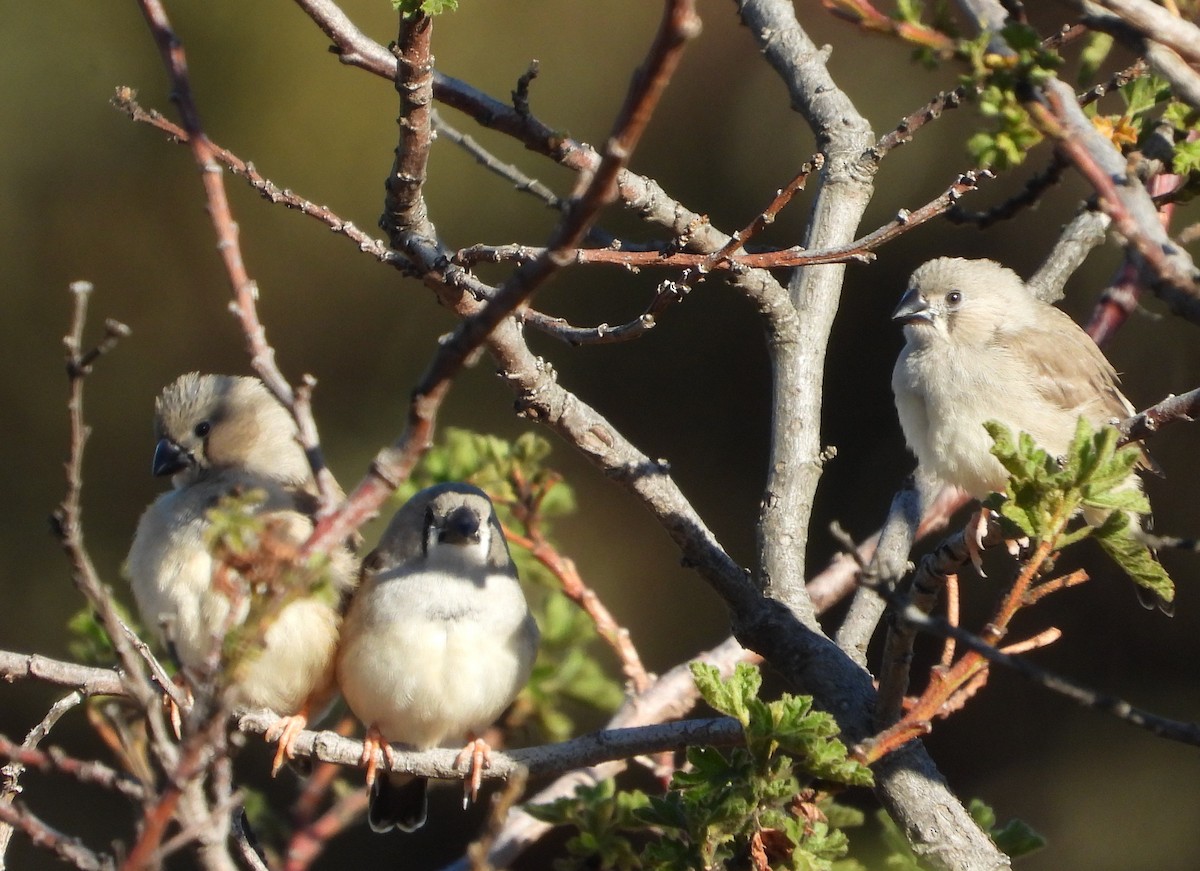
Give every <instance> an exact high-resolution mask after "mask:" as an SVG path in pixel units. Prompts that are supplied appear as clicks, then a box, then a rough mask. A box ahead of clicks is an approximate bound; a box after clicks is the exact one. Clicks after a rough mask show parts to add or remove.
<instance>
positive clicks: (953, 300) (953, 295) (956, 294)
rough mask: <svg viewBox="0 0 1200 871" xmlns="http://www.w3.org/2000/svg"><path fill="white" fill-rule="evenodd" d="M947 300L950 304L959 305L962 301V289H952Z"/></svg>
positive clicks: (947, 295)
mask: <svg viewBox="0 0 1200 871" xmlns="http://www.w3.org/2000/svg"><path fill="white" fill-rule="evenodd" d="M946 302H948V303H950V305H958V304H959V303H960V302H962V291H960V290H952V291H950V292H949V293H948V294H946Z"/></svg>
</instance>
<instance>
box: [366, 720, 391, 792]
mask: <svg viewBox="0 0 1200 871" xmlns="http://www.w3.org/2000/svg"><path fill="white" fill-rule="evenodd" d="M380 753H383V759H384V761H385V762H386V763H387V767H388V768H391V767H392V763H393V762H394V761H395V759H396V752H395V751H394V750H392V745H391V744H389V743H388V742H387V741H385V740H383V735H382V734H380V732H379V729H378V728H377V727H375V726H372V727H371V728H369V729H367V734H366V736H365V737H364V738H363V751H362V756H360V757H359V758H358V764H359V765H365V766H366V767H367V786H368V787H370V786H373V785H374V784H375V775H376V772H377V771H378V768H379V754H380Z"/></svg>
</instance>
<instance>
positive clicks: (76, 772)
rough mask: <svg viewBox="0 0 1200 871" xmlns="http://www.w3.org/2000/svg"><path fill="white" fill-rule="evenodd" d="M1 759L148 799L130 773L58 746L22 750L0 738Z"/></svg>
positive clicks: (131, 796)
mask: <svg viewBox="0 0 1200 871" xmlns="http://www.w3.org/2000/svg"><path fill="white" fill-rule="evenodd" d="M0 757H3V758H5V759H9V760H11V761H13V762H18V763H20V764H21V765H23V766H25V767H26V768H32V769H34V770H36V771H40V772H42V773H43V774H51V773H57V774H62V775H65V776H67V777H70V778H72V779H73V780H76V781H78V782H79V783H87V784H91V785H93V786H99V787H102V788H104V789H111V790H113V791H114V792H118V793H120V794H121V795H124V796H126V797H127V798H131V799H134V800H135V801H141V800H142V799H143V798H144V797H145V789H144V788H143V786H142V784H141V783H140V782H138V781H137V780H135V779H134V778H132V777H130V776H129V775H128V774H125V773H124V772H121V771H117V770H116V769H113V768H109V767H108V766H107V765H104V764H103V763H100V762H93V761H84V760H81V759H75V758H73V757H71V756H68V755H67V754H66V753H64V752H63V751H62V750H59V749H58V748H55V747H52V748H50V749H49V750H44V751H43V750H38V749H36V748H34V747H23V746H21V745H19V744H14V743H13V742H12V741H10V740H9V739H8V738H6V737H5V736H3V735H0Z"/></svg>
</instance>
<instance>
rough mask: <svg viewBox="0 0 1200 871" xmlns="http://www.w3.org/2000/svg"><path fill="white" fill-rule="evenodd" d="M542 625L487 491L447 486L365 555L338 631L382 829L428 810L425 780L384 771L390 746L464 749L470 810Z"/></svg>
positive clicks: (344, 684)
mask: <svg viewBox="0 0 1200 871" xmlns="http://www.w3.org/2000/svg"><path fill="white" fill-rule="evenodd" d="M537 647H538V627H537V624H536V622H535V621H534V618H533V615H532V614H531V613H530V610H529V605H528V603H527V602H526V599H525V595H524V593H523V592H522V589H521V585H520V582H519V580H518V577H517V570H516V566H515V565H514V564H513V561H512V557H511V555H510V554H509V551H508V544H507V542H506V541H505V538H504V531H503V529H502V528H501V526H500V521H499V520H498V519H497V517H496V511H495V508H494V507H493V505H492V502H491V500H490V499H489V498H488V496H487V494H486V493H484V492H483V491H482V490H480V489H479V488H478V487H474V486H472V485H470V484H466V483H461V482H449V483H443V484H437V485H434V486H432V487H427V488H425V489H424V490H421V491H420V492H418V493H417V494H416V495H414V496H413V497H412V498H411V499H409V500H408V501H407V502H406V503H405V504H404V505H403V506H401V508H400V509H399V510H398V511H397V512H396V514H395V515H394V517H393V518H392V520H391V522H390V523H389V524H388V527H387V529H386V530H385V532H384V533H383V536H382V537H381V538H380V540H379V544H378V545H377V546H376V548H375V549H374V550H373V551H372V552H371V553H370V554H368V555H367V557H366V558H365V559H364V560H363V565H362V570H361V573H360V581H359V586H358V589H357V590H356V592H355V594H354V596H353V599H352V600H351V603H350V607H349V610H348V611H347V614H346V620H345V624H344V626H343V629H342V641H341V646H340V648H339V652H338V660H337V679H338V686H339V688H340V690H341V693H342V697H343V698H344V699H345V700H346V704H347V705H348V706H349V708H350V710H351V711H352V712H353V713H354V715H355V716H356V717H357V718H358V719H359V720H360V721H362V723H363V724H364V725H365V726H367V727H368V731H367V739H366V740H365V741H364V749H363V757H362V764H364V765H366V767H367V783H368V785H369V787H370V804H369V811H368V821H369V823H370V826H371V828H372V829H373V830H374V831H376V832H387V831H390V830H392V829H393V828H398V829H400V830H401V831H406V832H411V831H415V830H416V829H418V828H420V827H421V826H422V825H424V823H425V820H426V815H427V801H426V788H427V785H428V781H427V779H426V778H423V777H417V778H403V777H399V776H397V775H395V774H393V773H390V772H388V771H378V772H377V771H376V765H377V762H376V760H377V752H376V751H377V750H378V751H381V752H382V753H383V756H384V758H385V759H386V760H387V762H388V766H389V767H390V766H391V763H392V760H393V753H394V751H393V750H392V748H391V746H390V744H389V743H387V742H398V743H402V744H405V745H407V746H409V747H411V748H413V749H416V750H426V749H430V748H433V747H439V746H444V745H446V744H448V743H449V742H454V741H462V739H463V738H464V737H466V738H467V739H468V740H467V744H466V746H465V747H463V750H462V752H461V753H460V754H459V756H458V759H457V761H456V765H458V766H462V765H464V764H467V766H468V769H469V771H468V773H469V775H470V776H469V778H468V779H467V781H466V782H465V783H464V790H465V795H464V802H463V803H464V806H465V805H466V803H467V801H468V799H470V798H474V797H475V796H476V795H477V794H478V790H479V784H480V780H481V778H482V768H483V766H484V765H485V764H486V760H487V754H488V752H489V751H490V748H489V747H488V745H487V744H486V742H484V741H483V740H482V739H481V738H480V737H479V736H480V735H481V734H482V732H483V731H484V730H485V729H486V728H487V727H488V726H490V725H491V724H492V723H494V722H495V720H496V719H497V718H498V717H499V716H500V714H502V713H503V712H504V709H505V708H507V707H508V706H509V704H511V703H512V701H513V699H515V698H516V696H517V694H518V693H519V692H520V691H521V689H522V688H523V687H524V686H525V684H526V682H527V681H528V680H529V676H530V673H531V671H532V669H533V663H534V659H535V657H536V654H537Z"/></svg>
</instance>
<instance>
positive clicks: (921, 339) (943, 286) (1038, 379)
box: [892, 257, 1166, 610]
mask: <svg viewBox="0 0 1200 871" xmlns="http://www.w3.org/2000/svg"><path fill="white" fill-rule="evenodd" d="M892 319H893V320H895V321H899V322H900V323H902V324H904V337H905V339H906V340H907V343H906V344H905V346H904V348H903V350H902V351H901V352H900V358H899V359H898V360H897V361H896V367H895V369H894V370H893V372H892V391H893V392H894V393H895V396H896V411H897V413H898V414H899V417H900V425H901V427H902V428H903V430H904V437H905V440H906V441H907V442H908V447H909V449H910V450H912V452H913V453H914V454H916V457H917V477H918V485H919V487H920V488H921V490H922V492H923V494H924V495H925V497H926V498H929V497H930V496H932V495H933V488H934V487H936V486H937V485H939V484H950V485H953V486H956V487H959V488H961V489H962V490H965V491H966V492H967V493H968V494H969V495H971V496H973V497H975V498H976V499H982V498H983V497H985V496H987V495H988V494H989V493H992V492H1004V489H1005V484H1006V482H1007V480H1008V473H1007V472H1006V471H1005V469H1004V467H1003V466H1002V465H1000V461H999V460H997V459H996V458H995V457H994V456H993V455H992V453H991V448H992V439H991V436H989V435H988V433H987V431H986V430H985V429H984V426H983V424H984V422H985V421H988V420H996V421H999V422H1000V423H1002V424H1004V425H1005V426H1006V427H1008V428H1009V430H1011V431H1012V432H1013V434H1014V436H1015V435H1016V434H1017V433H1019V432H1025V433H1028V434H1029V435H1030V436H1032V437H1033V440H1034V441H1035V442H1036V443H1037V444H1038V446H1039V447H1041V448H1042V449H1043V450H1045V451H1047V452H1048V453H1049V454H1050V455H1051V456H1063V455H1065V454H1066V453H1067V452H1068V449H1069V447H1070V444H1071V440H1072V438H1073V436H1074V434H1075V427H1076V423H1077V421H1078V419H1079V418H1080V417H1082V418H1084V419H1085V420H1086V421H1087V422H1088V423H1090V424H1091V425H1092V426H1093V427H1095V428H1099V427H1100V426H1102V425H1104V424H1107V423H1110V422H1112V421H1113V420H1115V419H1117V420H1119V419H1122V418H1125V417H1128V416H1129V415H1131V414H1133V412H1134V409H1133V405H1132V404H1130V402H1129V400H1128V399H1126V398H1125V396H1124V394H1122V393H1121V389H1120V382H1119V379H1118V378H1117V373H1116V371H1115V370H1114V369H1113V367H1112V365H1111V364H1110V363H1109V362H1108V360H1107V359H1106V358H1105V357H1104V354H1103V353H1101V351H1100V349H1099V348H1098V347H1097V346H1096V344H1095V342H1093V341H1092V340H1091V338H1090V337H1089V336H1088V334H1087V333H1085V332H1084V331H1083V330H1082V329H1081V328H1080V327H1079V325H1078V324H1076V323H1075V322H1074V321H1073V320H1071V318H1070V317H1068V316H1067V315H1066V314H1064V313H1063V312H1062V311H1060V310H1059V309H1057V308H1055V307H1054V306H1052V305H1050V304H1048V303H1046V302H1043V301H1042V300H1040V299H1038V298H1037V297H1036V296H1034V294H1033V292H1032V291H1031V290H1030V289H1029V288H1028V287H1026V285H1025V283H1024V282H1023V281H1022V280H1021V278H1020V276H1018V275H1017V274H1016V273H1015V272H1013V271H1012V270H1011V269H1006V268H1004V267H1003V266H1001V265H1000V264H999V263H996V262H994V261H991V260H964V259H961V258H957V257H942V258H939V259H936V260H931V261H929V262H928V263H925V264H923V265H921V266H920V267H918V268H917V270H916V271H915V272H914V273H913V275H912V278H910V279H909V282H908V289H907V290H906V291H905V293H904V296H903V297H902V298H901V300H900V304H899V306H897V308H896V310H895V312H894V313H893V315H892ZM1147 462H1148V460H1147ZM1128 486H1129V487H1132V488H1138V489H1140V488H1141V481H1140V480H1139V478H1138V477H1137V475H1135V474H1131V475H1130V477H1129V482H1128ZM1105 516H1106V512H1098V511H1095V510H1088V511H1085V512H1084V518H1085V519H1086V520H1087V521H1088V522H1089V523H1091V524H1093V525H1096V524H1099V523H1101V522H1103V520H1104V517H1105ZM1130 520H1131V522H1132V524H1133V525H1134V526H1135V527H1139V528H1140V519H1139V518H1138V517H1136V516H1131V517H1130ZM1140 592H1141V588H1139V593H1140ZM1161 605H1162V606H1165V605H1166V603H1161ZM1164 610H1166V607H1164Z"/></svg>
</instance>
